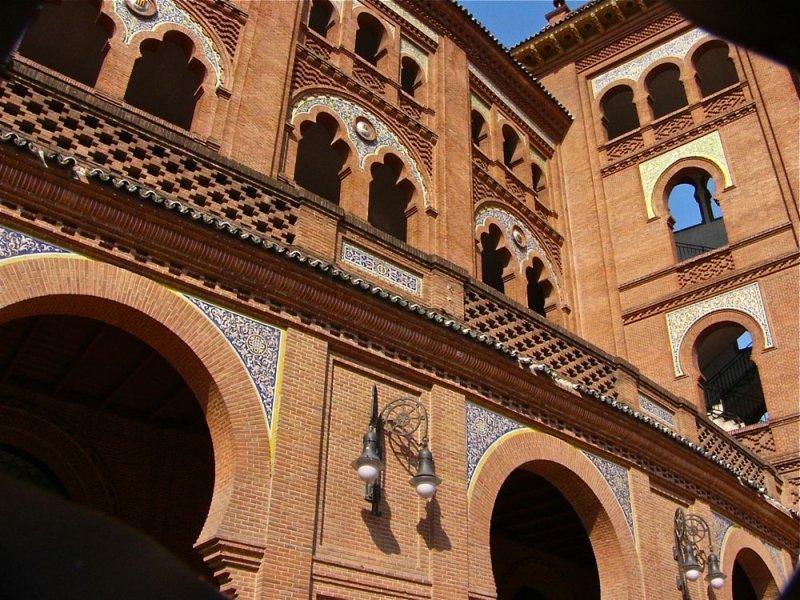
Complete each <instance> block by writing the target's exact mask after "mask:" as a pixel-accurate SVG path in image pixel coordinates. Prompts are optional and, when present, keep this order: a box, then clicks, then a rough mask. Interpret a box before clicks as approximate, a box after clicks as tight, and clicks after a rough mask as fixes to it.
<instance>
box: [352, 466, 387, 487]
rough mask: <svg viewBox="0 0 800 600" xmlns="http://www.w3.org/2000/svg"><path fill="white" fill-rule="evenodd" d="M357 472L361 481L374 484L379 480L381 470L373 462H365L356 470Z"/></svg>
mask: <svg viewBox="0 0 800 600" xmlns="http://www.w3.org/2000/svg"><path fill="white" fill-rule="evenodd" d="M356 472H357V473H358V476H359V477H360V478H361V480H362V481H363V482H365V483H373V482H374V481H376V480H377V479H378V475H380V474H381V470H380V469H379V468H378V466H377V465H376V464H375V463H373V462H363V463H361V464H360V465H358V467H357V468H356Z"/></svg>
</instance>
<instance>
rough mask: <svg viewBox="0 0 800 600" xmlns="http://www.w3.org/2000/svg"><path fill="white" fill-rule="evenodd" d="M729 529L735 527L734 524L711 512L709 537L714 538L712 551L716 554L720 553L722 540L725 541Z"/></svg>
mask: <svg viewBox="0 0 800 600" xmlns="http://www.w3.org/2000/svg"><path fill="white" fill-rule="evenodd" d="M731 527H736V523H734V522H733V521H731V520H730V519H729V518H727V517H723V516H722V515H721V514H719V513H716V512H714V511H713V510H712V511H711V535H713V536H714V549H715V550H716V551H717V553H719V552H720V549H721V548H722V540H724V539H725V534H726V533H728V529H730V528H731Z"/></svg>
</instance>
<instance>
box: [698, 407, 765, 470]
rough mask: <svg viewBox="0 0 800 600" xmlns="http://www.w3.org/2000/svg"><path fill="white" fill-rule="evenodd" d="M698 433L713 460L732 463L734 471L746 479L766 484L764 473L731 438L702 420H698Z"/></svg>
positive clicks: (704, 448) (702, 446) (701, 445)
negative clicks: (736, 470)
mask: <svg viewBox="0 0 800 600" xmlns="http://www.w3.org/2000/svg"><path fill="white" fill-rule="evenodd" d="M697 433H698V435H699V441H700V447H701V448H702V449H703V450H704V451H706V452H708V453H709V454H711V455H712V456H711V458H717V459H719V460H721V461H722V462H723V463H730V465H731V466H732V467H733V468H734V469H738V470H739V471H740V472H741V474H742V477H744V478H745V479H750V480H751V481H755V482H757V483H759V484H761V485H763V484H764V472H763V471H762V470H761V468H760V467H759V466H758V464H756V463H755V462H754V461H753V459H751V458H750V457H749V456H747V455H746V454H745V453H744V452H742V450H741V449H740V448H739V447H738V446H736V444H735V442H733V441H732V440H731V439H730V438H728V437H727V436H726V435H724V434H721V433H718V432H717V431H715V430H714V429H712V428H711V426H709V425H708V424H707V423H706V422H705V421H703V420H702V419H697Z"/></svg>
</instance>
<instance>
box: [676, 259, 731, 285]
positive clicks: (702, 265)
mask: <svg viewBox="0 0 800 600" xmlns="http://www.w3.org/2000/svg"><path fill="white" fill-rule="evenodd" d="M734 268H735V266H734V264H733V255H732V254H731V253H730V252H724V253H722V254H715V255H713V256H711V257H709V259H708V260H704V261H701V262H696V263H692V264H691V265H689V266H686V267H680V268H678V270H677V273H678V283H680V285H681V287H684V286H687V285H691V284H693V283H701V282H703V281H708V280H709V279H714V278H715V277H719V276H720V275H723V274H725V273H727V272H728V271H733V270H734Z"/></svg>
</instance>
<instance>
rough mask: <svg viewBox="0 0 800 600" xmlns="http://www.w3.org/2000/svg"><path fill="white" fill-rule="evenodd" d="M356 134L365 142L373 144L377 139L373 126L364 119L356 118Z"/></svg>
mask: <svg viewBox="0 0 800 600" xmlns="http://www.w3.org/2000/svg"><path fill="white" fill-rule="evenodd" d="M355 128H356V134H357V135H358V137H360V138H361V139H362V140H364V141H365V142H374V141H375V138H376V137H378V135H377V133H376V131H375V126H374V125H373V124H372V123H370V122H369V120H367V119H365V118H364V117H356V120H355Z"/></svg>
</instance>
